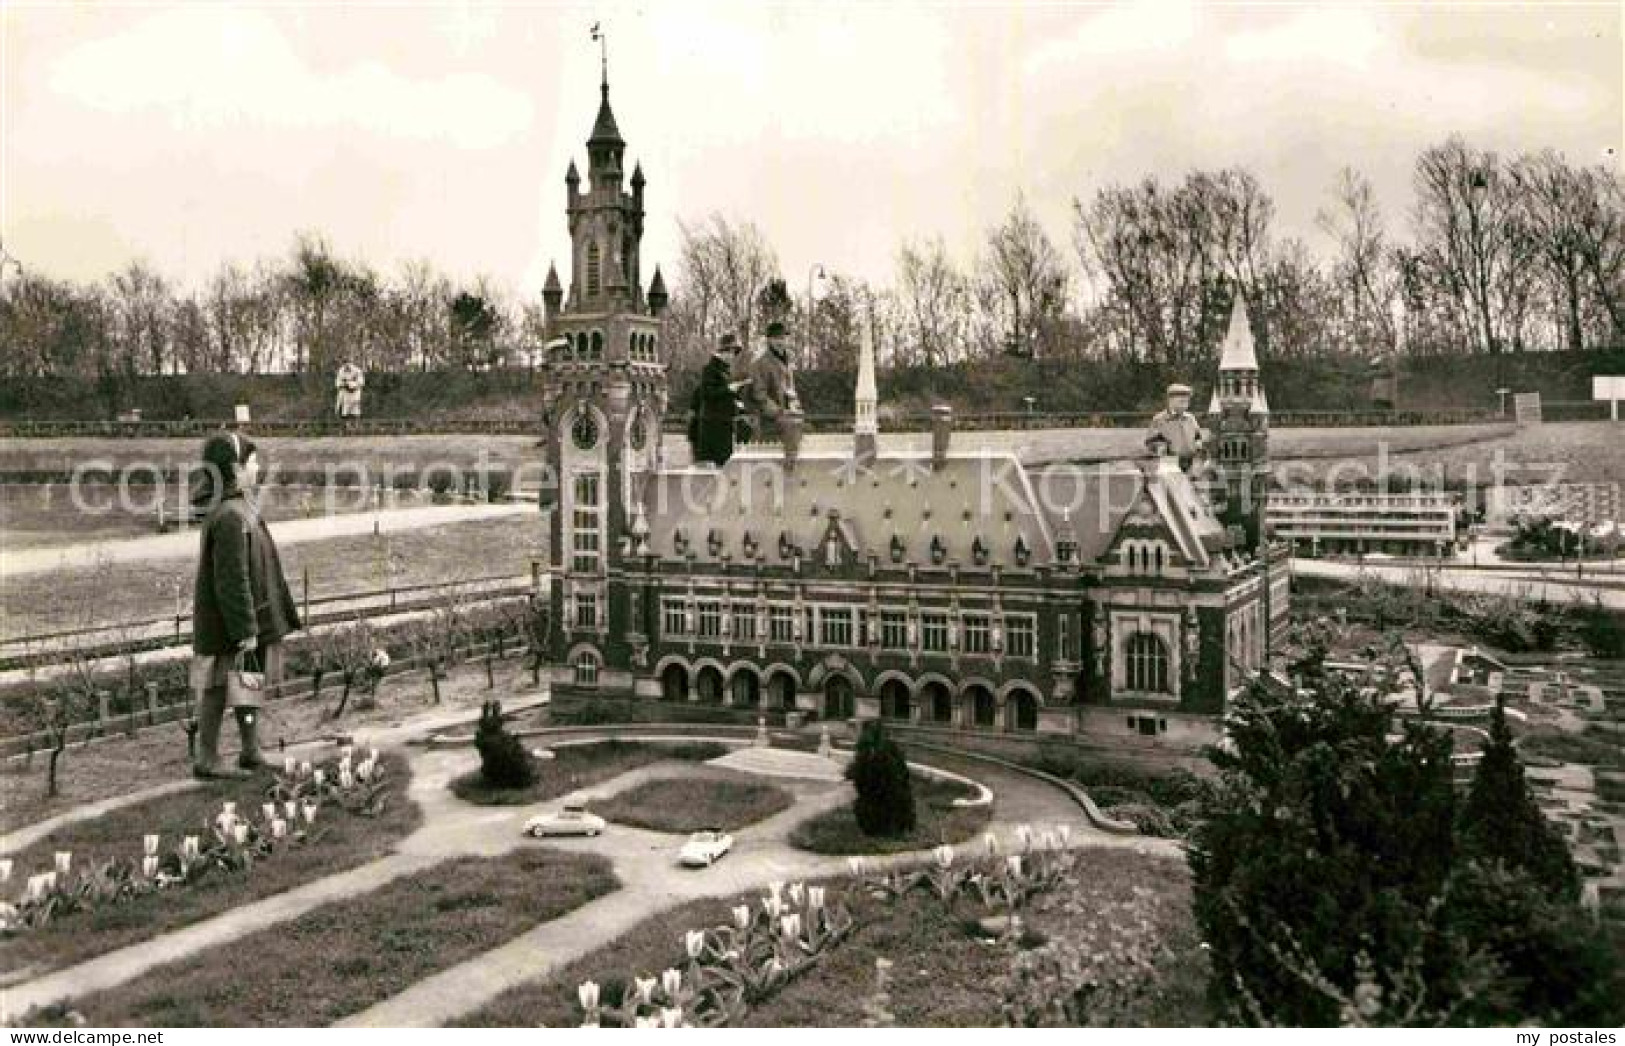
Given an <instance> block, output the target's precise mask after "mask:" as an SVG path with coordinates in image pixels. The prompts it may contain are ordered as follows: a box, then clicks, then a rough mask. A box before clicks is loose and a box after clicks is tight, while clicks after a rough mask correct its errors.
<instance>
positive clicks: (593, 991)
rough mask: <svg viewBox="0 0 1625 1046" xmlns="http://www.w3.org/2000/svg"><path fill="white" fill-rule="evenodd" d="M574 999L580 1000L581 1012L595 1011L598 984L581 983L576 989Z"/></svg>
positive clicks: (593, 982)
mask: <svg viewBox="0 0 1625 1046" xmlns="http://www.w3.org/2000/svg"><path fill="white" fill-rule="evenodd" d="M576 998H577V999H579V1000H581V1008H582V1009H583V1010H596V1009H597V1008H598V982H597V981H582V982H581V985H580V987H578V988H576Z"/></svg>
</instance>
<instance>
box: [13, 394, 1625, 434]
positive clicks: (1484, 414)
mask: <svg viewBox="0 0 1625 1046" xmlns="http://www.w3.org/2000/svg"><path fill="white" fill-rule="evenodd" d="M1545 413H1546V418H1547V420H1549V421H1556V420H1600V419H1606V418H1607V416H1608V409H1607V404H1592V403H1549V404H1547V405H1546V408H1545ZM1149 420H1150V415H1149V414H1148V413H1147V412H1144V411H1078V412H1067V411H993V412H986V413H966V414H958V415H956V416H955V418H954V427H955V428H957V429H962V430H969V431H975V432H986V431H1013V430H1028V429H1138V428H1143V427H1145V425H1146V424H1147V423H1148V422H1149ZM1270 420H1271V423H1272V424H1273V425H1275V426H1277V427H1279V428H1375V427H1385V426H1405V425H1482V424H1489V423H1493V422H1499V421H1506V420H1508V419H1507V418H1505V417H1503V416H1502V415H1501V414H1500V413H1499V412H1498V411H1495V410H1399V411H1384V410H1352V411H1350V410H1342V411H1337V410H1327V411H1304V410H1286V411H1276V412H1274V413H1273V414H1272V415H1271V416H1270ZM228 424H231V423H229V422H228V421H227V419H224V418H214V419H198V418H189V419H187V420H184V421H74V420H51V419H42V420H37V421H36V420H14V421H0V437H10V438H14V439H25V438H27V439H60V438H70V437H75V438H130V439H134V438H143V437H145V438H153V437H159V438H162V437H172V438H183V437H192V438H202V437H204V436H207V435H209V434H210V433H213V432H218V431H219V430H220V429H221V428H223V427H226V426H227V425H228ZM804 424H805V430H806V431H807V432H846V431H848V430H850V429H851V427H852V416H851V415H850V414H809V415H807V416H806V418H805V419H804ZM686 426H687V421H686V418H685V417H684V416H683V414H682V412H681V411H675V412H673V413H672V414H670V415H668V416H667V417H666V419H665V423H664V429H665V431H666V432H668V433H671V434H680V433H682V432H684V431H685V430H686ZM242 427H243V429H244V431H248V432H252V433H253V434H254V435H256V436H270V437H277V436H284V437H305V438H313V437H319V436H321V437H325V436H360V437H379V436H431V435H481V436H525V435H532V436H534V435H539V434H540V431H541V417H540V411H539V406H538V414H537V417H535V418H446V419H440V418H414V419H400V418H393V419H377V420H368V419H360V420H353V421H339V420H336V419H320V420H315V419H313V420H305V421H299V420H281V421H254V422H250V423H248V424H246V425H244V426H242ZM882 428H884V429H886V430H888V431H892V432H929V431H930V429H931V415H930V414H928V413H911V414H898V415H892V416H890V417H887V418H885V419H883V421H882Z"/></svg>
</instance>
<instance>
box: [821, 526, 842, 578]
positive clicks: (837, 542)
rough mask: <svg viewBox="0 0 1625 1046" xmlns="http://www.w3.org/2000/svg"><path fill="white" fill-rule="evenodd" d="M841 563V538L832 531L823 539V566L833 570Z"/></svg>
mask: <svg viewBox="0 0 1625 1046" xmlns="http://www.w3.org/2000/svg"><path fill="white" fill-rule="evenodd" d="M840 565H841V539H840V538H839V537H837V536H836V535H835V534H834V533H831V534H830V536H829V537H828V538H827V539H825V541H824V566H826V567H829V568H830V569H831V570H834V569H835V568H836V567H838V566H840Z"/></svg>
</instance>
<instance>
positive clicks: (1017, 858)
mask: <svg viewBox="0 0 1625 1046" xmlns="http://www.w3.org/2000/svg"><path fill="white" fill-rule="evenodd" d="M1004 860H1005V863H1006V864H1008V865H1009V866H1010V874H1011V875H1018V876H1019V875H1020V874H1021V855H1020V854H1011V855H1010V856H1009V857H1006V858H1005V859H1004Z"/></svg>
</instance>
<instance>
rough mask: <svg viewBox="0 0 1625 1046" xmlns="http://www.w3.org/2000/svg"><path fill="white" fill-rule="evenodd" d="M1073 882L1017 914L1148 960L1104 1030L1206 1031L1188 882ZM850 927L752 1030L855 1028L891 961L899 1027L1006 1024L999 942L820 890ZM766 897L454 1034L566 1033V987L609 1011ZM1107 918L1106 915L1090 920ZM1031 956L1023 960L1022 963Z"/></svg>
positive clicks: (756, 1013)
mask: <svg viewBox="0 0 1625 1046" xmlns="http://www.w3.org/2000/svg"><path fill="white" fill-rule="evenodd" d="M1077 861H1078V863H1077V865H1076V868H1075V872H1074V881H1073V882H1071V883H1068V884H1065V885H1062V886H1060V887H1059V888H1057V889H1056V890H1054V891H1052V892H1051V893H1048V894H1042V895H1039V896H1037V897H1035V898H1032V899H1031V900H1030V901H1029V903H1028V904H1027V906H1026V907H1025V908H1024V909H1023V917H1024V919H1026V920H1027V922H1028V924H1029V926H1030V927H1031V928H1032V929H1034V930H1036V931H1037V932H1038V934H1040V935H1043V936H1049V937H1051V938H1056V939H1059V938H1063V937H1064V938H1067V939H1071V940H1076V941H1077V942H1078V944H1079V946H1080V948H1084V949H1095V950H1097V951H1099V952H1101V953H1103V954H1104V953H1109V952H1110V949H1111V947H1112V945H1113V944H1118V943H1121V942H1124V941H1125V940H1127V941H1131V942H1132V943H1133V944H1134V945H1135V947H1136V948H1137V949H1138V950H1139V951H1141V952H1147V953H1150V955H1151V956H1152V957H1154V958H1155V960H1156V962H1155V965H1154V967H1152V968H1148V969H1142V970H1141V971H1140V973H1141V974H1142V975H1143V976H1142V977H1141V978H1140V979H1139V981H1138V987H1139V988H1140V989H1141V990H1139V991H1138V992H1136V993H1135V994H1134V995H1133V998H1132V999H1125V1000H1123V1001H1122V1002H1121V1003H1120V1004H1119V1005H1117V1006H1115V1007H1114V1008H1113V1009H1112V1010H1111V1011H1110V1013H1109V1014H1107V1013H1106V1011H1104V1010H1103V1011H1102V1015H1103V1016H1108V1017H1110V1018H1112V1023H1116V1024H1119V1025H1131V1024H1143V1025H1154V1026H1194V1025H1204V1024H1207V1023H1210V1021H1211V1018H1210V1015H1209V1013H1208V1009H1207V1006H1206V1003H1205V996H1204V992H1205V991H1206V973H1207V967H1206V960H1205V957H1204V956H1203V954H1202V951H1201V947H1200V942H1199V940H1198V937H1197V934H1196V929H1195V925H1194V922H1193V920H1192V918H1191V915H1190V907H1189V905H1190V886H1189V874H1188V873H1187V872H1186V870H1185V868H1184V866H1183V864H1181V863H1179V862H1177V861H1172V860H1169V859H1166V858H1157V857H1149V856H1145V855H1142V854H1136V853H1131V852H1127V851H1115V850H1085V851H1079V852H1077ZM810 885H822V886H823V887H824V888H825V889H826V890H827V891H828V893H829V896H830V898H831V900H832V901H838V902H839V903H841V904H844V905H845V906H846V907H847V908H848V910H849V911H850V913H851V915H852V918H853V920H854V921H855V924H856V926H855V928H854V930H853V931H852V933H851V934H850V935H849V936H848V937H847V938H846V939H845V940H844V941H842V942H841V943H840V944H839V945H837V946H835V947H833V948H831V949H829V950H828V951H827V952H825V953H823V954H822V955H821V956H820V958H819V960H818V962H817V963H816V964H815V965H814V966H812V967H811V969H810V970H808V971H807V972H806V973H804V974H803V975H801V976H800V977H798V978H797V979H795V980H793V981H791V982H789V983H788V984H786V985H785V986H783V987H782V988H781V989H780V990H779V991H778V992H777V993H776V994H774V995H772V996H771V997H769V998H767V999H766V1000H764V1001H762V1002H761V1003H760V1004H758V1005H757V1006H755V1007H753V1008H751V1009H750V1010H749V1011H748V1012H747V1013H746V1014H745V1016H744V1018H743V1020H742V1021H741V1022H740V1023H741V1024H743V1025H747V1026H752V1027H780V1028H784V1027H822V1028H841V1027H857V1026H860V1025H863V1024H864V1023H865V1022H866V1021H868V1020H870V1019H872V1014H873V1010H874V1008H875V1001H876V1000H875V999H874V995H875V987H876V974H875V969H876V960H880V959H885V960H887V961H889V962H891V963H892V964H893V965H892V970H891V973H890V976H889V984H888V986H887V992H888V996H889V997H888V998H887V999H886V1000H885V1008H886V1009H887V1010H889V1011H890V1014H891V1016H892V1017H894V1018H895V1023H896V1024H898V1025H901V1026H910V1027H922V1026H937V1027H942V1026H959V1027H984V1028H986V1027H997V1026H1000V1025H1002V1024H1003V1023H1005V1015H1004V1012H1003V1010H1002V1002H1003V999H1002V997H1001V987H1000V982H1001V979H1002V978H1005V977H1006V976H1008V974H1009V973H1010V970H1011V965H1012V962H1013V960H1014V958H1015V955H1016V954H1017V953H1016V952H1015V950H1014V946H1013V945H1012V944H1010V943H1008V942H1003V943H990V942H987V941H984V940H982V939H980V938H979V937H978V936H976V935H974V934H972V933H971V932H970V928H969V926H968V925H967V920H966V918H965V917H964V913H963V912H962V911H960V910H958V909H955V908H951V907H949V906H945V905H944V904H943V902H942V901H941V900H939V899H938V898H937V896H936V895H934V894H932V893H930V892H928V891H924V890H920V891H915V892H912V893H909V894H906V895H904V896H902V897H900V898H897V899H894V900H883V899H879V898H877V897H875V896H873V895H872V894H870V893H868V892H867V891H865V890H863V889H860V888H857V882H856V880H854V879H851V878H848V877H839V878H832V879H827V880H822V881H820V882H819V883H817V884H812V883H809V886H810ZM764 892H765V891H759V890H758V891H750V892H746V893H742V894H739V895H737V896H734V897H729V898H717V899H708V900H699V901H693V902H690V903H688V904H684V905H681V906H679V907H676V908H673V909H671V910H669V911H666V912H663V913H661V914H659V915H655V916H651V917H650V918H648V919H646V920H644V921H643V922H641V923H639V924H638V925H637V926H636V927H634V928H633V929H631V930H629V931H628V932H627V933H625V934H623V935H621V936H620V937H618V938H616V939H615V940H613V941H611V942H609V943H608V944H606V945H604V946H603V947H601V948H599V949H598V950H596V951H594V952H592V953H590V954H588V955H585V956H582V957H581V958H579V959H576V960H575V961H573V962H570V963H568V964H566V965H564V966H562V967H560V968H559V969H557V970H555V971H554V972H553V973H552V974H551V975H549V976H548V977H546V978H542V979H539V980H537V981H534V982H531V983H529V984H524V985H520V986H518V987H516V988H513V989H510V990H509V991H507V992H504V993H503V994H502V995H500V996H498V997H497V998H496V999H494V1000H492V1001H491V1002H490V1003H488V1004H487V1005H485V1006H484V1007H482V1008H480V1009H479V1010H477V1011H475V1012H473V1013H471V1014H468V1015H466V1016H465V1017H463V1018H462V1019H460V1020H458V1021H456V1022H453V1023H454V1024H455V1025H456V1026H459V1027H534V1026H538V1025H540V1026H543V1027H575V1026H578V1025H580V1024H581V1022H582V1017H583V1011H582V1007H581V1005H580V1001H579V994H578V988H579V986H580V985H581V984H582V983H583V982H585V981H589V980H590V981H595V982H597V983H598V984H599V985H600V995H601V998H602V1000H603V1003H604V1005H606V1006H612V1005H615V1004H617V1003H618V1002H619V1001H620V999H621V998H622V997H623V996H624V995H625V993H626V992H627V991H629V990H631V987H632V985H631V979H632V978H633V977H635V976H649V977H656V976H659V974H660V972H661V971H662V970H665V969H667V968H674V967H675V968H680V967H682V966H683V965H684V964H685V961H686V955H685V948H684V941H685V936H686V934H687V933H688V931H690V930H693V929H695V928H696V927H704V926H712V925H719V924H725V923H728V922H729V921H730V919H731V918H732V915H731V912H732V909H733V907H734V906H735V905H741V904H742V905H751V906H758V907H759V906H760V905H761V903H762V900H763V894H764ZM1103 911H1104V912H1107V913H1109V914H1110V915H1111V916H1113V917H1114V918H1110V919H1105V920H1103V919H1101V918H1100V913H1101V912H1103ZM1029 954H1030V953H1029Z"/></svg>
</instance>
